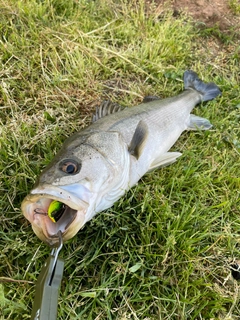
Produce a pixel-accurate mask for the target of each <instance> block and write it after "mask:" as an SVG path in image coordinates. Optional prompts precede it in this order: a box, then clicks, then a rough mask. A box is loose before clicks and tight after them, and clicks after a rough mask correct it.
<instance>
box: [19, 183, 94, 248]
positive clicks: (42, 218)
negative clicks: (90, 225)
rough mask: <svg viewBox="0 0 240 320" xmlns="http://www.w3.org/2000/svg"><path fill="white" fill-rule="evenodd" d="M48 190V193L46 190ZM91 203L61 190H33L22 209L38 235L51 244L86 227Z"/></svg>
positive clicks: (68, 237)
mask: <svg viewBox="0 0 240 320" xmlns="http://www.w3.org/2000/svg"><path fill="white" fill-rule="evenodd" d="M46 191H48V192H46ZM87 208H88V203H86V202H85V201H83V200H81V199H79V198H77V197H76V196H75V195H72V194H71V193H69V192H66V191H64V190H62V189H60V190H56V189H52V190H44V193H43V190H42V189H41V190H36V189H34V190H32V192H31V193H30V194H29V195H28V196H27V197H26V198H25V199H24V201H23V203H22V212H23V214H24V216H25V217H26V218H27V219H28V220H29V221H30V223H31V224H32V228H33V230H34V232H35V233H36V235H37V236H38V237H39V238H40V239H41V240H43V241H44V242H47V243H49V244H50V245H52V244H54V243H56V242H57V241H58V236H57V233H58V232H59V231H61V232H62V235H63V240H68V239H70V238H72V237H73V236H74V235H75V234H76V233H77V232H78V231H79V229H80V228H81V227H82V226H83V224H84V220H85V213H86V211H87Z"/></svg>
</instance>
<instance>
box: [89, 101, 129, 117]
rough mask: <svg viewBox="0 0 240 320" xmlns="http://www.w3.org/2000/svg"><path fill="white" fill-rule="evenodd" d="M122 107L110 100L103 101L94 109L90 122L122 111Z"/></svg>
mask: <svg viewBox="0 0 240 320" xmlns="http://www.w3.org/2000/svg"><path fill="white" fill-rule="evenodd" d="M123 109H124V107H122V106H120V105H119V104H117V103H115V102H112V101H110V100H105V101H103V102H102V103H101V104H100V106H97V107H96V113H95V114H93V115H92V122H95V121H97V120H99V119H101V118H103V117H105V116H108V115H109V114H113V113H115V112H119V111H122V110H123Z"/></svg>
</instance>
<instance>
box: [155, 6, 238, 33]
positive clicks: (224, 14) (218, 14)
mask: <svg viewBox="0 0 240 320" xmlns="http://www.w3.org/2000/svg"><path fill="white" fill-rule="evenodd" d="M236 2H237V5H238V6H239V5H240V1H239V0H236ZM155 3H156V4H157V6H158V7H157V10H158V11H159V12H161V10H164V6H165V5H166V4H168V5H169V3H170V4H171V6H172V8H173V11H174V14H175V15H178V14H180V13H181V12H187V13H188V14H189V15H190V16H191V17H192V18H193V19H194V21H195V22H202V23H204V24H205V25H206V26H207V27H215V26H218V27H219V29H220V30H221V31H226V32H228V31H230V30H235V32H236V33H239V32H240V31H239V29H240V16H239V14H238V15H236V14H235V13H234V11H233V9H231V8H230V6H229V4H228V3H229V1H227V0H194V1H192V0H172V1H169V0H155Z"/></svg>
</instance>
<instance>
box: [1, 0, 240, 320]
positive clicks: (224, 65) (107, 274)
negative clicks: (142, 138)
mask: <svg viewBox="0 0 240 320" xmlns="http://www.w3.org/2000/svg"><path fill="white" fill-rule="evenodd" d="M0 8H1V21H0V28H1V33H0V61H1V69H0V208H1V224H0V236H1V238H0V319H1V320H2V319H4V320H5V319H19V320H22V319H30V314H31V309H32V304H33V299H34V294H35V287H34V284H35V282H36V279H37V277H38V275H39V272H40V270H41V268H42V266H43V264H44V262H45V260H46V259H47V257H48V255H49V252H50V249H49V247H47V246H46V245H45V244H43V243H42V242H41V241H40V240H39V239H38V238H37V237H36V235H35V234H34V233H33V231H32V228H31V225H30V224H29V223H28V222H27V221H26V219H25V218H24V217H23V215H22V213H21V210H20V205H21V201H22V200H23V198H24V197H25V196H26V195H27V194H28V192H29V191H30V190H31V188H32V187H33V185H34V182H35V181H36V179H37V177H38V175H39V173H40V172H41V170H42V169H43V168H44V167H45V166H46V165H47V164H48V163H49V162H50V161H51V159H52V158H53V156H54V155H55V154H56V152H57V150H58V149H59V148H60V146H61V144H62V142H63V141H64V140H65V139H66V137H68V136H69V135H71V134H72V133H73V132H76V131H78V130H80V129H81V128H83V127H84V126H86V125H88V124H89V123H90V120H91V114H92V112H93V111H94V110H95V106H96V105H97V104H98V103H99V102H101V101H102V100H103V99H110V100H112V101H114V102H117V103H119V104H121V105H123V106H134V105H137V104H138V103H140V102H141V101H142V99H143V98H144V96H146V95H158V96H160V97H161V98H165V97H169V96H174V95H176V94H178V93H179V92H181V91H182V90H183V81H182V75H183V72H184V71H185V70H187V69H192V70H194V71H196V72H197V73H198V74H199V76H200V78H202V79H204V81H206V82H210V81H212V82H215V83H216V84H217V85H218V86H219V87H220V88H221V91H222V96H221V97H219V98H217V99H215V100H213V101H211V102H208V103H205V104H202V105H200V106H199V107H198V108H196V109H195V110H194V113H195V114H196V115H199V116H201V117H205V118H208V119H209V120H210V121H211V123H212V124H213V128H212V129H211V130H210V131H205V132H203V131H192V132H185V133H184V134H183V135H182V136H181V137H180V139H179V140H178V141H177V143H176V144H175V145H174V147H173V148H172V151H179V152H182V154H183V155H182V156H181V157H180V158H179V159H178V160H177V162H176V163H174V164H172V165H171V166H168V167H165V168H161V169H158V170H155V171H153V172H151V173H148V174H147V175H145V176H144V178H143V179H142V180H141V181H139V183H138V185H137V186H136V187H134V188H132V189H131V190H130V191H128V192H127V193H126V195H125V196H124V197H123V198H121V199H120V200H119V201H118V202H117V203H115V204H114V206H113V207H112V208H110V209H108V210H107V211H104V212H102V213H100V214H98V215H97V216H96V217H95V218H94V219H93V220H91V221H90V222H89V223H87V224H86V225H85V227H84V228H83V229H82V230H81V231H79V233H78V234H77V235H76V236H75V237H74V238H73V239H71V240H69V241H68V242H66V243H65V244H64V247H63V249H62V251H61V254H60V256H61V257H62V258H64V260H65V269H64V275H63V281H62V285H61V291H60V296H59V306H58V319H64V320H70V319H71V320H72V319H73V320H74V319H88V320H91V319H96V320H97V319H98V320H100V319H101V320H102V319H111V320H113V319H117V320H125V319H134V320H137V319H141V320H152V319H156V320H158V319H161V320H166V319H176V320H177V319H178V320H179V319H182V320H185V319H187V320H188V319H193V320H194V319H229V320H230V319H240V308H239V298H240V287H239V283H238V282H237V281H236V280H234V279H233V278H232V276H231V270H230V266H231V264H232V263H233V262H235V261H237V260H240V252H239V245H240V221H239V213H240V209H239V208H240V191H239V190H240V162H239V155H240V126H239V122H240V88H239V81H240V79H239V78H240V73H239V63H240V58H239V53H240V40H239V39H240V37H239V34H236V33H234V32H231V30H229V32H228V33H226V32H225V33H223V32H222V31H221V30H220V29H218V27H217V26H216V27H214V28H208V27H207V26H205V25H204V24H203V23H197V22H196V21H192V20H191V18H190V17H188V16H187V15H185V14H180V15H177V17H176V16H175V15H173V12H172V11H171V10H170V9H169V8H168V7H167V6H166V8H165V10H164V11H159V10H156V6H155V5H154V3H151V2H148V4H147V5H146V4H145V3H144V2H143V1H124V0H119V1H113V0H96V1H88V0H85V1H84V0H79V1H77V0H68V1H64V0H47V1H40V0H26V1H15V0H8V1H6V0H0ZM236 14H237V13H236Z"/></svg>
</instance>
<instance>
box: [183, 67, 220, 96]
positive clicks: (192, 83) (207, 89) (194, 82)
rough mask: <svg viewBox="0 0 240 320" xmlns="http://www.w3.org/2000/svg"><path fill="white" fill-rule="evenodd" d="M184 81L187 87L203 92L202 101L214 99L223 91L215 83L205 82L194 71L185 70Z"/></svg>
mask: <svg viewBox="0 0 240 320" xmlns="http://www.w3.org/2000/svg"><path fill="white" fill-rule="evenodd" d="M183 81H184V87H185V89H195V90H197V91H199V92H200V93H201V95H202V101H208V100H212V99H214V98H216V97H217V96H218V95H221V91H220V89H219V88H218V86H217V85H216V84H215V83H212V82H210V83H204V82H203V81H202V80H200V79H199V78H198V75H197V74H196V72H194V71H191V70H187V71H185V72H184V75H183Z"/></svg>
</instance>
